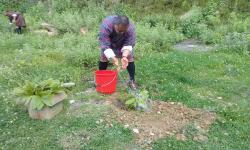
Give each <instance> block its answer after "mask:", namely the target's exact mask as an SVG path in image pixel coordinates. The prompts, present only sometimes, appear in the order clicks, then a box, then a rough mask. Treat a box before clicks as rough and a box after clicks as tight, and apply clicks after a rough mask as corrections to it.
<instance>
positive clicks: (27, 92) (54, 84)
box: [14, 79, 65, 110]
mask: <svg viewBox="0 0 250 150" xmlns="http://www.w3.org/2000/svg"><path fill="white" fill-rule="evenodd" d="M61 85H62V83H61V82H60V81H58V80H53V79H48V80H45V81H42V82H41V83H33V82H30V81H26V82H25V85H24V86H22V87H19V88H15V89H14V94H15V95H16V96H18V97H20V98H22V99H23V100H24V101H25V104H30V105H31V108H32V109H37V110H41V109H42V108H43V107H44V106H52V105H53V103H52V97H53V96H54V95H55V94H59V93H65V90H64V88H63V87H62V86H61Z"/></svg>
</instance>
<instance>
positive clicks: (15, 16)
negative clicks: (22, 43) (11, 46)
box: [5, 11, 26, 34]
mask: <svg viewBox="0 0 250 150" xmlns="http://www.w3.org/2000/svg"><path fill="white" fill-rule="evenodd" d="M5 16H7V17H8V18H9V21H10V23H15V25H16V27H17V28H16V29H15V31H16V32H17V33H19V34H21V33H22V28H24V27H26V22H25V19H24V17H23V15H22V14H21V13H20V12H16V11H7V12H6V13H5Z"/></svg>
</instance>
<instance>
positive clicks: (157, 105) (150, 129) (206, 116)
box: [104, 94, 216, 145]
mask: <svg viewBox="0 0 250 150" xmlns="http://www.w3.org/2000/svg"><path fill="white" fill-rule="evenodd" d="M117 95H118V94H114V95H112V96H110V97H108V99H107V100H106V102H105V103H104V104H110V106H111V110H110V113H108V114H107V115H106V119H105V120H106V121H107V122H108V123H112V121H113V120H116V121H118V122H120V123H122V124H123V125H124V127H125V128H130V129H131V130H132V131H133V132H134V133H135V140H136V141H135V142H136V144H139V145H150V144H151V143H152V142H153V141H155V140H157V139H159V138H163V137H167V136H176V139H178V140H186V139H187V138H190V136H191V138H192V139H193V140H196V141H206V140H207V137H206V133H207V131H208V129H209V126H210V125H211V124H212V123H213V122H214V121H215V118H216V115H215V113H212V112H208V111H205V110H202V109H191V108H188V107H186V106H184V105H183V104H181V103H174V102H163V101H153V102H152V110H151V111H150V112H138V111H128V110H125V109H123V107H122V105H121V104H120V102H119V100H117V99H116V97H117ZM190 128H191V129H190ZM189 130H192V131H193V130H194V131H193V132H194V133H190V131H189Z"/></svg>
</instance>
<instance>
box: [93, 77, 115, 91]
mask: <svg viewBox="0 0 250 150" xmlns="http://www.w3.org/2000/svg"><path fill="white" fill-rule="evenodd" d="M116 77H117V74H115V76H114V78H113V79H112V80H111V81H110V82H107V83H105V84H102V85H100V84H99V85H98V84H95V86H96V87H101V88H102V87H105V86H108V85H109V84H111V83H112V82H113V81H114V80H115V78H116ZM95 81H96V80H95ZM95 83H96V82H95Z"/></svg>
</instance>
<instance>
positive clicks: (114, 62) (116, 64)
mask: <svg viewBox="0 0 250 150" xmlns="http://www.w3.org/2000/svg"><path fill="white" fill-rule="evenodd" d="M112 60H113V64H114V65H115V66H116V67H117V70H118V71H119V70H120V66H119V61H118V59H117V58H116V57H112Z"/></svg>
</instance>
